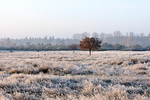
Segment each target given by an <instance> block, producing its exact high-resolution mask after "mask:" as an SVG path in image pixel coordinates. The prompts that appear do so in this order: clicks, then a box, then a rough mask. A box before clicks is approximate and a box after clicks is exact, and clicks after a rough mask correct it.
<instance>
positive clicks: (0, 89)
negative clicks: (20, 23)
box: [0, 51, 150, 100]
mask: <svg viewBox="0 0 150 100" xmlns="http://www.w3.org/2000/svg"><path fill="white" fill-rule="evenodd" d="M0 59H1V60H0V100H55V99H57V100H150V52H130V51H123V52H122V51H103V52H93V54H92V56H89V55H88V52H83V51H77V52H75V53H72V52H71V51H57V52H56V51H52V52H12V53H8V52H1V53H0Z"/></svg>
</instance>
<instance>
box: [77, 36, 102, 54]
mask: <svg viewBox="0 0 150 100" xmlns="http://www.w3.org/2000/svg"><path fill="white" fill-rule="evenodd" d="M101 43H102V41H101V40H100V39H99V38H94V37H91V38H89V37H86V38H84V39H83V40H82V41H80V45H79V47H80V49H82V50H88V51H89V55H91V51H95V50H98V49H99V48H100V47H101Z"/></svg>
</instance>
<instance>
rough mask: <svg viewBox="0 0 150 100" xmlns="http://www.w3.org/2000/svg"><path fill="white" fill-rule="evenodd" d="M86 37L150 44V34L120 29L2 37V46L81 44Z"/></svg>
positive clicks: (113, 41) (107, 41)
mask: <svg viewBox="0 0 150 100" xmlns="http://www.w3.org/2000/svg"><path fill="white" fill-rule="evenodd" d="M85 37H96V38H99V39H100V40H102V42H103V43H108V44H112V45H115V44H120V45H124V46H126V47H130V46H135V45H141V46H143V47H146V46H150V34H148V35H144V34H143V33H138V34H137V33H133V32H129V33H126V34H122V33H121V32H120V31H115V32H114V33H96V32H94V33H91V34H90V33H87V32H84V33H79V34H73V36H72V38H65V39H64V38H55V37H44V38H31V37H30V38H24V39H10V38H3V39H0V47H10V46H19V47H21V46H25V45H26V46H30V45H38V44H43V45H47V44H50V45H53V46H55V45H65V46H67V45H71V44H79V43H80V41H81V40H82V39H83V38H85Z"/></svg>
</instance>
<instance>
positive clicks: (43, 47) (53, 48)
mask: <svg viewBox="0 0 150 100" xmlns="http://www.w3.org/2000/svg"><path fill="white" fill-rule="evenodd" d="M69 46H70V45H50V44H46V45H44V44H37V45H34V44H32V45H28V46H26V45H22V46H10V47H0V50H10V51H13V50H19V51H58V50H59V51H60V50H66V51H70V50H80V48H79V47H77V48H76V49H71V48H69ZM108 50H119V51H150V46H147V47H142V46H140V45H134V46H130V47H126V46H124V45H120V44H115V45H112V44H108V43H104V44H102V46H101V48H100V49H99V51H108Z"/></svg>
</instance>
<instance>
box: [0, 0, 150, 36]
mask: <svg viewBox="0 0 150 100" xmlns="http://www.w3.org/2000/svg"><path fill="white" fill-rule="evenodd" d="M115 30H120V31H121V32H122V33H123V34H125V33H126V32H131V31H132V32H135V33H145V34H148V33H149V32H150V0H0V38H5V37H10V38H25V37H45V36H55V37H60V38H68V37H69V38H71V37H72V35H73V34H75V33H83V32H89V33H92V32H98V33H101V32H105V33H113V32H114V31H115Z"/></svg>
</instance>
